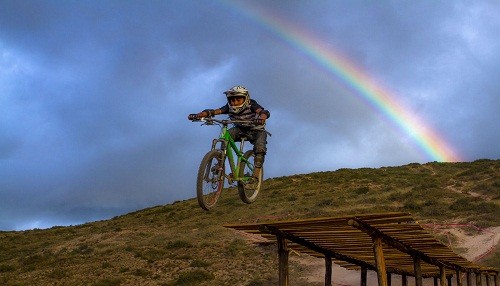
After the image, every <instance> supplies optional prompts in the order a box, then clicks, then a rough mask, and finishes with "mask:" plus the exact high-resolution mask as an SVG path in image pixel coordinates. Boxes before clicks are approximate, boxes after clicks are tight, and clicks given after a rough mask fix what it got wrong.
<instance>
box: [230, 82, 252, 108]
mask: <svg viewBox="0 0 500 286" xmlns="http://www.w3.org/2000/svg"><path fill="white" fill-rule="evenodd" d="M224 94H225V95H226V97H227V101H228V105H229V109H230V110H231V112H232V113H236V114H239V113H241V112H242V111H243V110H244V109H245V108H247V106H248V105H249V104H250V93H249V92H248V89H246V88H245V87H244V86H241V85H237V86H233V87H232V88H230V89H229V90H227V91H225V92H224ZM232 97H244V98H245V100H244V101H243V103H242V104H241V105H238V106H231V104H230V102H229V99H230V98H232Z"/></svg>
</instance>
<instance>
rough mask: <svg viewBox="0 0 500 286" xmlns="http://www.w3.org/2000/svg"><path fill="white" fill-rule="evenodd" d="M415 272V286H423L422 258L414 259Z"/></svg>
mask: <svg viewBox="0 0 500 286" xmlns="http://www.w3.org/2000/svg"><path fill="white" fill-rule="evenodd" d="M413 271H414V273H415V286H422V284H423V280H422V268H421V266H420V258H418V257H413Z"/></svg>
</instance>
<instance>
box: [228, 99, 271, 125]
mask: <svg viewBox="0 0 500 286" xmlns="http://www.w3.org/2000/svg"><path fill="white" fill-rule="evenodd" d="M220 110H221V111H222V114H229V118H230V119H231V120H245V121H252V120H254V119H257V118H259V115H260V114H259V113H258V111H260V112H262V111H264V110H265V109H264V108H263V107H262V106H260V104H258V103H257V101H255V100H253V99H250V104H249V105H248V106H247V107H246V108H245V109H243V111H241V112H240V113H238V114H236V113H232V112H231V109H230V108H229V104H227V103H226V105H224V106H222V107H221V108H220ZM268 114H269V112H268ZM268 117H269V116H268ZM236 125H237V126H239V127H253V128H256V129H263V128H264V125H261V126H250V125H248V126H246V125H243V124H236Z"/></svg>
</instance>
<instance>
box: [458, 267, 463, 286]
mask: <svg viewBox="0 0 500 286" xmlns="http://www.w3.org/2000/svg"><path fill="white" fill-rule="evenodd" d="M462 284H463V283H462V272H460V270H457V286H463V285H462Z"/></svg>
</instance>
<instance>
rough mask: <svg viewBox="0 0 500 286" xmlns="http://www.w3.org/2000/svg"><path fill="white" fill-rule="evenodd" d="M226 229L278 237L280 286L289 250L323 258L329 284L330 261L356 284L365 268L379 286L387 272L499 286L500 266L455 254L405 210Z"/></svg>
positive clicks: (284, 278) (382, 285)
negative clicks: (355, 273)
mask: <svg viewBox="0 0 500 286" xmlns="http://www.w3.org/2000/svg"><path fill="white" fill-rule="evenodd" d="M225 227H227V228H232V229H236V230H239V231H244V232H246V233H251V234H259V235H261V236H263V237H265V238H267V239H270V240H273V241H274V240H276V241H277V244H278V255H279V261H280V265H279V281H280V284H279V285H288V253H289V250H290V249H293V250H294V251H298V252H302V253H307V254H309V255H312V256H315V257H322V258H325V267H326V268H325V285H332V275H331V269H332V261H333V262H334V263H336V264H339V265H340V266H342V267H345V268H347V269H355V270H361V279H360V280H361V282H360V285H366V271H367V270H374V271H376V272H377V277H378V284H379V285H380V286H386V285H390V281H391V279H390V277H391V274H399V275H402V277H403V279H402V281H403V286H406V285H407V284H406V283H407V276H412V277H415V285H417V286H420V285H422V279H423V278H427V277H434V278H435V281H434V285H437V281H438V279H439V281H440V285H441V286H445V285H447V283H448V284H449V285H450V286H451V277H452V276H453V275H455V276H456V283H457V285H460V286H461V285H463V283H464V282H462V278H461V277H462V275H461V274H462V273H465V274H466V277H467V281H466V282H467V285H468V286H472V285H473V284H472V276H473V275H474V277H475V278H476V279H475V280H476V281H475V285H476V286H480V285H481V284H482V283H483V280H482V278H484V285H487V286H490V285H491V286H500V285H499V284H498V272H499V271H498V269H493V268H486V267H481V266H479V265H476V264H474V263H472V262H470V261H468V260H467V259H465V258H463V257H461V256H459V255H457V254H455V253H454V252H453V251H452V250H451V249H449V248H448V247H447V246H446V245H444V244H442V243H441V242H439V241H438V240H436V239H435V238H434V237H433V236H432V235H431V234H430V233H429V232H428V231H426V230H425V229H423V228H422V227H421V226H420V225H419V224H418V222H417V221H416V220H415V219H414V218H413V217H412V216H411V215H410V214H409V213H381V214H364V215H355V216H346V217H325V218H314V219H302V220H292V221H281V222H280V221H278V222H262V223H255V224H239V225H225Z"/></svg>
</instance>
